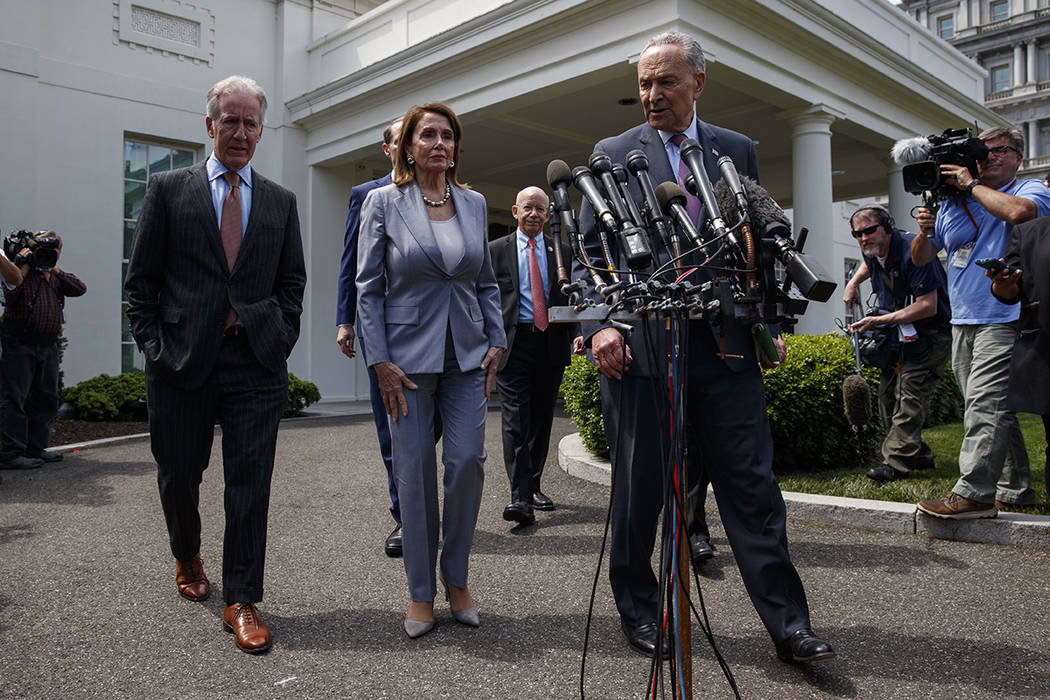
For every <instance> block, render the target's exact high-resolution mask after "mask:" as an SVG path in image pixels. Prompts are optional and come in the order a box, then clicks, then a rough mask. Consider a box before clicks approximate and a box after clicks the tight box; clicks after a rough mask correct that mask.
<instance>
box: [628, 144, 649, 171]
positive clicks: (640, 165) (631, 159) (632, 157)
mask: <svg viewBox="0 0 1050 700" xmlns="http://www.w3.org/2000/svg"><path fill="white" fill-rule="evenodd" d="M627 167H628V168H630V169H631V172H632V173H634V174H635V175H637V174H638V171H639V170H648V169H649V159H648V158H647V157H646V156H645V151H643V150H641V149H638V148H636V149H634V150H633V151H631V152H630V153H628V154H627Z"/></svg>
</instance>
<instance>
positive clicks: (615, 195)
mask: <svg viewBox="0 0 1050 700" xmlns="http://www.w3.org/2000/svg"><path fill="white" fill-rule="evenodd" d="M587 167H588V168H590V171H591V173H593V174H594V175H597V176H598V179H599V180H601V181H602V187H604V188H605V194H606V199H607V200H608V202H609V205H610V206H612V209H613V213H614V214H615V215H616V220H617V221H618V222H622V223H625V224H627V223H631V212H629V211H628V210H627V205H626V204H624V203H623V197H621V196H620V188H619V187H618V186H617V184H616V178H615V177H614V176H613V173H612V158H610V157H609V156H608V155H607V154H605V153H602V152H601V151H595V152H594V153H592V154H591V158H590V160H589V161H587Z"/></svg>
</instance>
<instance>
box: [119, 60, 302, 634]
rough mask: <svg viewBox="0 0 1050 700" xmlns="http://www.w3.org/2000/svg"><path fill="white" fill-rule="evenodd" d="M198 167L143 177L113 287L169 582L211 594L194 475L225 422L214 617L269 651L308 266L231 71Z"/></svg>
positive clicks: (249, 101) (291, 201)
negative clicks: (130, 238)
mask: <svg viewBox="0 0 1050 700" xmlns="http://www.w3.org/2000/svg"><path fill="white" fill-rule="evenodd" d="M206 108H207V116H206V117H205V120H204V122H205V127H206V128H207V131H208V136H209V137H211V138H212V140H213V151H212V154H211V156H210V157H209V158H208V160H207V161H205V162H204V163H199V164H197V165H193V166H190V167H188V168H182V169H179V170H173V171H170V172H165V173H160V174H158V175H154V176H153V177H151V178H150V181H149V185H148V187H147V189H146V197H145V201H144V202H143V206H142V213H141V214H140V215H139V221H138V226H137V228H136V229H135V238H134V242H133V244H132V248H131V255H130V257H129V260H128V273H127V279H126V280H125V283H124V288H125V290H126V292H127V296H128V319H129V321H130V322H131V332H132V334H133V335H134V337H135V342H136V343H138V346H139V348H140V349H141V350H142V352H143V353H144V354H145V356H146V391H147V399H148V405H149V422H150V440H151V444H152V449H153V456H154V458H155V459H156V460H157V484H158V486H159V489H160V501H161V506H162V508H163V510H164V519H165V521H166V523H167V527H168V536H169V540H170V545H171V552H172V554H173V555H174V556H175V583H176V587H177V589H178V591H179V593H180V594H181V595H182V596H183V597H185V598H188V599H189V600H193V601H202V600H204V599H206V598H207V597H208V595H209V593H210V592H211V584H210V582H209V581H208V578H207V576H206V575H205V573H204V568H203V565H202V563H201V558H200V543H201V521H200V514H199V511H198V503H199V488H200V483H201V478H202V475H203V472H204V470H205V468H207V466H208V460H209V458H210V456H211V447H212V438H213V435H214V427H215V423H216V422H218V423H219V424H220V425H221V426H222V462H223V474H224V477H225V485H226V488H225V508H226V528H225V536H224V541H223V567H222V585H223V598H224V599H225V602H226V607H225V610H224V613H223V626H224V628H225V629H226V631H227V632H231V633H233V634H234V636H235V640H236V643H237V646H238V647H239V648H240V649H241V650H243V651H245V652H248V653H258V652H261V651H265V650H267V649H269V648H270V630H269V628H268V627H267V626H266V624H265V623H264V622H263V621H262V620H261V619H260V618H259V614H258V611H257V610H256V608H255V603H257V602H258V601H260V600H262V597H263V565H264V563H265V558H266V527H267V514H268V510H269V503H270V478H271V475H272V473H273V463H274V452H275V450H276V445H277V426H278V423H279V421H280V419H281V414H282V413H283V411H284V406H285V403H286V401H287V395H288V370H287V364H286V360H287V358H288V355H289V353H291V351H292V347H293V346H294V345H295V342H296V340H297V339H298V337H299V315H300V314H301V313H302V300H303V290H304V288H305V287H306V269H305V265H304V262H303V249H302V240H301V238H300V235H299V214H298V211H297V209H296V204H295V195H293V194H292V193H291V192H289V191H288V190H286V189H284V188H283V187H281V186H279V185H277V184H275V183H273V182H271V181H269V180H267V179H266V178H264V177H263V176H262V175H260V174H259V173H258V172H257V171H256V170H254V169H253V168H252V167H251V159H252V155H253V154H254V153H255V147H256V144H258V142H259V139H260V138H262V133H263V118H264V116H265V114H266V95H265V93H264V92H263V90H262V88H260V87H259V85H258V84H257V83H256V82H255V81H254V80H252V79H251V78H245V77H242V76H231V77H229V78H226V79H224V80H221V81H219V82H218V83H216V84H215V85H214V86H212V88H211V90H209V91H208V96H207V100H206Z"/></svg>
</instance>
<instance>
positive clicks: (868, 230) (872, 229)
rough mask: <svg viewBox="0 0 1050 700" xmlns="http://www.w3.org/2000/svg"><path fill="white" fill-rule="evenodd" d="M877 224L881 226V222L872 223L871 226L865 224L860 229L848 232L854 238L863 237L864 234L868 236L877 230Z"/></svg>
mask: <svg viewBox="0 0 1050 700" xmlns="http://www.w3.org/2000/svg"><path fill="white" fill-rule="evenodd" d="M879 226H882V224H872V225H871V226H865V227H864V228H862V229H853V230H851V231H850V233H852V234H853V237H854V238H863V237H864V236H870V235H871V234H873V233H875V232H876V231H878V230H879Z"/></svg>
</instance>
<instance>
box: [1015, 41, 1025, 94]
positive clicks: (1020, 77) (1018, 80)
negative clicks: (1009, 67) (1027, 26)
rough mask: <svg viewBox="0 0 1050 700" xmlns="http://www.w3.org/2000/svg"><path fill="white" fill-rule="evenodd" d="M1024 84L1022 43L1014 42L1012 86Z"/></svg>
mask: <svg viewBox="0 0 1050 700" xmlns="http://www.w3.org/2000/svg"><path fill="white" fill-rule="evenodd" d="M1021 85H1024V45H1023V44H1021V43H1020V42H1018V43H1016V44H1014V84H1013V86H1014V87H1019V86H1021Z"/></svg>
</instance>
